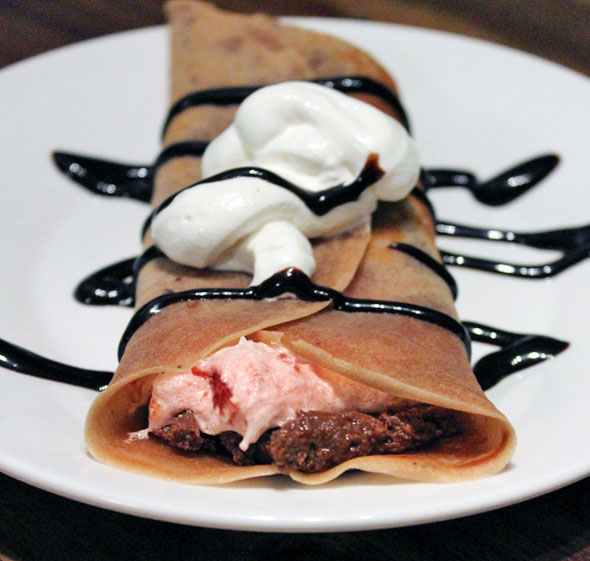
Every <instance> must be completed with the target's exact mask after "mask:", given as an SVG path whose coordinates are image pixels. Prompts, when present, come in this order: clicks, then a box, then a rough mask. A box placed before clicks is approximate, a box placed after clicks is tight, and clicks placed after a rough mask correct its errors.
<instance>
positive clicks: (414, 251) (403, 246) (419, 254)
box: [389, 243, 459, 300]
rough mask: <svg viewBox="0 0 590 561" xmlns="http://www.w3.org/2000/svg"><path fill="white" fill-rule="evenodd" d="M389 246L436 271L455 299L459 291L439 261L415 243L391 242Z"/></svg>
mask: <svg viewBox="0 0 590 561" xmlns="http://www.w3.org/2000/svg"><path fill="white" fill-rule="evenodd" d="M389 247H390V248H392V249H397V250H398V251H401V252H402V253H405V254H406V255H409V256H411V257H413V258H414V259H416V260H417V261H420V263H422V264H423V265H425V266H426V267H428V268H429V269H430V270H431V271H433V272H434V273H436V274H437V275H438V276H439V277H440V278H441V279H442V280H443V281H445V283H446V284H447V286H448V287H449V290H450V291H451V294H452V295H453V300H456V299H457V294H458V292H459V289H458V287H457V283H456V281H455V279H454V278H453V276H452V275H451V274H450V273H449V272H448V271H447V270H446V269H445V266H444V265H443V264H442V263H439V262H438V261H437V260H436V259H434V258H433V257H431V256H430V255H428V253H426V252H425V251H422V250H421V249H420V248H418V247H416V246H415V245H410V244H407V243H392V244H391V245H390V246H389Z"/></svg>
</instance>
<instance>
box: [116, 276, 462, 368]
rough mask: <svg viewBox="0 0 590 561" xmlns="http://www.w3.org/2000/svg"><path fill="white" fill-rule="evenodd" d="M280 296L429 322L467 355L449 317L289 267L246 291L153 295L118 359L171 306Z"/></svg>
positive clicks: (131, 324) (458, 329) (139, 312)
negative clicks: (322, 281) (348, 292)
mask: <svg viewBox="0 0 590 561" xmlns="http://www.w3.org/2000/svg"><path fill="white" fill-rule="evenodd" d="M284 295H295V296H296V298H297V299H298V300H302V301H304V302H331V304H332V308H333V309H334V310H338V311H341V312H368V313H377V314H398V315H404V316H409V317H413V318H415V319H419V320H422V321H426V322H428V323H433V324H436V325H438V326H440V327H443V328H444V329H447V330H449V331H451V332H452V333H454V334H455V335H457V337H459V338H460V339H461V341H463V344H464V345H465V347H466V349H467V353H468V354H470V352H471V345H470V339H469V334H468V333H467V331H466V330H465V328H464V327H463V324H462V323H461V322H459V321H457V320H456V319H454V318H452V317H451V316H448V315H446V314H443V313H442V312H438V311H437V310H433V309H431V308H425V307H424V306H417V305H415V304H408V303H407V302H391V301H388V300H366V299H364V298H351V297H348V296H345V295H344V294H342V293H341V292H338V291H337V290H333V289H331V288H328V287H325V286H320V285H317V284H315V283H313V282H312V281H311V279H310V278H309V277H308V276H307V275H306V274H304V273H302V272H301V271H299V270H298V269H295V268H293V267H290V268H288V269H285V270H284V271H282V272H280V273H276V274H274V275H273V276H272V277H270V278H268V279H266V280H265V281H264V282H262V283H261V284H259V285H256V286H250V287H248V288H201V289H194V290H185V291H183V292H172V293H165V294H162V295H160V296H157V297H156V298H154V299H153V300H150V301H149V302H148V303H146V304H144V305H143V306H142V307H141V308H139V309H138V310H137V311H136V312H135V314H134V316H133V317H132V318H131V321H130V322H129V325H128V326H127V329H126V330H125V332H124V333H123V337H122V338H121V343H120V345H119V360H120V359H121V357H122V356H123V352H124V351H125V347H126V345H127V343H128V341H129V339H131V336H132V335H133V334H134V333H135V332H136V331H137V330H138V329H139V328H140V327H141V326H142V325H143V324H144V323H145V322H146V321H147V320H148V319H150V318H151V317H152V316H154V315H156V314H158V313H160V312H161V311H162V310H163V309H164V308H166V307H167V306H170V305H172V304H177V303H178V302H187V301H190V300H265V299H269V298H277V297H280V296H284Z"/></svg>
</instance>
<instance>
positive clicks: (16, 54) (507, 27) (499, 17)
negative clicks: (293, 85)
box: [0, 0, 590, 75]
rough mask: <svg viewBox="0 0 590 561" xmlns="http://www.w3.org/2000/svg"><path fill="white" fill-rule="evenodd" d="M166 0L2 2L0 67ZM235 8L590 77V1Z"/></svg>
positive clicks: (410, 0) (304, 3)
mask: <svg viewBox="0 0 590 561" xmlns="http://www.w3.org/2000/svg"><path fill="white" fill-rule="evenodd" d="M163 3H164V0H0V67H2V66H6V65H8V64H11V63H13V62H16V61H18V60H21V59H23V58H26V57H29V56H32V55H34V54H37V53H40V52H43V51H46V50H49V49H53V48H55V47H59V46H61V45H66V44H68V43H72V42H75V41H80V40H82V39H87V38H90V37H96V36H98V35H104V34H107V33H113V32H116V31H122V30H124V29H133V28H137V27H145V26H148V25H156V24H160V23H163V22H164V20H163V16H162V9H161V8H162V4H163ZM213 3H215V4H217V5H219V6H220V7H223V8H228V9H232V10H236V11H243V12H253V11H264V12H267V13H271V14H282V15H314V16H324V17H353V18H362V19H374V20H381V21H391V22H397V23H403V24H408V25H417V26H421V27H429V28H435V29H443V30H446V31H452V32H457V33H462V34H464V35H471V36H474V37H480V38H483V39H487V40H490V41H494V42H497V43H502V44H505V45H509V46H511V47H516V48H518V49H521V50H524V51H528V52H531V53H535V54H537V55H540V56H542V57H544V58H547V59H549V60H553V61H555V62H558V63H560V64H563V65H565V66H569V67H570V68H573V69H574V70H577V71H579V72H582V73H584V74H586V75H590V0H491V1H490V0H364V1H363V0H361V1H359V0H297V1H293V0H290V1H289V0H213Z"/></svg>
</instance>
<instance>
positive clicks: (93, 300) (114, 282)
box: [74, 257, 136, 307]
mask: <svg viewBox="0 0 590 561" xmlns="http://www.w3.org/2000/svg"><path fill="white" fill-rule="evenodd" d="M135 261H136V259H135V258H134V257H133V258H131V259H124V260H123V261H119V262H117V263H114V264H113V265H109V266H108V267H103V268H102V269H100V270H98V271H96V272H95V273H92V274H91V275H88V276H87V277H86V278H85V279H84V280H82V281H80V283H78V286H76V289H75V290H74V298H76V300H78V302H81V303H82V304H89V305H92V306H127V307H133V306H134V305H135V279H136V276H135V274H134V271H133V264H134V263H135Z"/></svg>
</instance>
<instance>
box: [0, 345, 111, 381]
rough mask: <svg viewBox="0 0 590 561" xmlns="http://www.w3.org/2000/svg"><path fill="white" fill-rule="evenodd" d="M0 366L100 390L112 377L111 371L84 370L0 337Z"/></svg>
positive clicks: (37, 376) (46, 378) (45, 378)
mask: <svg viewBox="0 0 590 561" xmlns="http://www.w3.org/2000/svg"><path fill="white" fill-rule="evenodd" d="M0 366H3V367H4V368H8V369H9V370H14V371H15V372H21V373H23V374H28V375H30V376H35V377H36V378H43V379H44V380H53V381H55V382H63V383H65V384H71V385H74V386H81V387H83V388H90V389H91V390H97V391H102V390H104V389H105V388H106V386H107V384H108V383H109V382H110V381H111V378H112V377H113V373H112V372H104V371H102V370H86V369H85V368H77V367H76V366H68V365H67V364H63V363H61V362H56V361H55V360H51V359H49V358H45V357H42V356H39V355H36V354H35V353H32V352H31V351H27V350H26V349H23V348H22V347H19V346H18V345H14V344H12V343H9V342H8V341H5V340H4V339H0Z"/></svg>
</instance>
